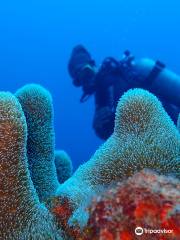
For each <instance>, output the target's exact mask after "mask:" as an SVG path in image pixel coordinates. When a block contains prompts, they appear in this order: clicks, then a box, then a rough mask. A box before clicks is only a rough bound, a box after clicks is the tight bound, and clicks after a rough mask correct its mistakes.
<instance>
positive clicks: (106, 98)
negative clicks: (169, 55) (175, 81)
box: [93, 58, 180, 139]
mask: <svg viewBox="0 0 180 240" xmlns="http://www.w3.org/2000/svg"><path fill="white" fill-rule="evenodd" d="M112 60H113V61H115V60H114V59H112V58H107V59H105V60H104V62H103V64H102V66H101V68H100V69H99V71H98V73H97V74H96V79H95V83H96V91H95V104H96V109H95V115H94V120H93V128H94V129H95V131H96V134H97V135H98V136H99V137H100V138H102V139H107V138H108V137H109V136H110V135H111V134H112V133H113V129H114V119H115V110H116V107H117V103H118V100H119V98H120V97H121V96H122V95H123V94H124V93H125V92H126V91H128V90H129V89H131V88H143V89H146V90H149V91H150V92H152V93H154V94H155V95H156V96H157V97H158V98H159V100H160V101H161V102H162V105H163V107H164V108H165V110H166V112H167V113H168V114H169V116H170V117H171V119H172V120H173V121H174V123H175V124H176V123H177V119H178V114H179V112H180V107H177V106H176V105H174V104H171V103H169V102H168V101H167V100H166V99H165V98H163V97H162V96H160V95H157V94H156V93H155V92H154V91H153V89H151V87H150V86H149V85H148V82H147V81H145V80H146V79H142V76H141V75H139V74H138V73H136V72H134V71H133V67H132V68H131V67H129V68H128V72H123V68H119V67H118V65H117V67H116V66H113V67H112V68H111V67H110V64H109V61H110V62H111V61H112ZM113 65H114V64H113ZM124 70H125V71H127V68H126V67H125V68H124ZM103 115H104V116H103Z"/></svg>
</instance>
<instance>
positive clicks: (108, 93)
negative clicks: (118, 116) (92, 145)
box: [93, 83, 115, 139]
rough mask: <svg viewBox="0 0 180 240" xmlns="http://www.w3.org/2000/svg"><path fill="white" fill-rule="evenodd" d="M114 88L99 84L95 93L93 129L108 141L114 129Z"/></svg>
mask: <svg viewBox="0 0 180 240" xmlns="http://www.w3.org/2000/svg"><path fill="white" fill-rule="evenodd" d="M113 93H114V92H113V88H112V86H109V87H107V86H105V84H103V83H102V84H99V85H98V86H97V87H96V93H95V113H94V119H93V128H94V130H95V132H96V135H97V136H98V137H100V138H101V139H107V138H108V137H109V136H110V135H111V134H112V133H113V129H114V118H115V113H114V106H113V103H114V96H113Z"/></svg>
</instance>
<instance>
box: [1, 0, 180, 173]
mask: <svg viewBox="0 0 180 240" xmlns="http://www.w3.org/2000/svg"><path fill="white" fill-rule="evenodd" d="M179 9H180V2H179V0H171V1H170V0H166V1H163V0H158V1H157V0H156V1H155V0H151V1H144V0H111V1H107V0H104V1H103V0H91V1H83V0H76V1H72V0H71V1H70V0H66V1H61V0H59V1H58V0H51V1H47V0H44V1H42V0H31V1H18V0H17V1H8V0H7V1H3V2H2V1H1V3H0V35H1V37H0V90H1V91H4V90H5V91H12V92H15V91H16V90H17V89H18V88H20V87H21V86H23V85H24V84H26V83H39V84H41V85H42V86H44V87H46V88H47V89H48V90H49V91H50V92H51V94H52V96H53V101H54V110H55V116H54V118H55V132H56V148H57V149H64V150H66V151H67V152H68V154H69V155H70V156H71V158H72V160H73V165H74V169H76V168H77V167H78V166H79V164H80V163H82V162H84V161H87V160H88V159H89V158H90V156H91V155H92V154H93V153H94V151H95V150H96V149H97V147H98V146H99V145H100V144H101V143H102V141H101V140H100V139H98V138H97V137H96V135H95V133H94V131H93V129H92V119H93V113H94V99H93V97H92V98H91V99H90V100H89V101H88V102H86V103H84V104H80V102H79V99H80V97H81V94H82V91H81V89H77V88H75V87H74V86H73V85H72V80H71V78H70V76H69V74H68V71H67V63H68V60H69V56H70V53H71V50H72V48H73V47H74V46H75V45H76V44H79V43H82V44H84V46H86V48H87V49H88V50H89V51H90V53H91V54H92V56H93V58H94V59H95V60H96V62H97V64H100V63H101V62H102V60H103V59H104V58H105V57H106V56H113V57H116V58H119V59H120V58H121V56H122V54H123V52H124V50H126V49H129V50H130V51H131V52H132V53H133V54H134V55H135V56H136V57H137V58H141V57H150V58H153V59H155V60H156V59H159V60H161V61H162V62H164V63H165V64H166V65H167V67H168V68H169V69H171V70H173V71H175V72H176V73H178V74H179V73H180V69H179V67H180V60H179V59H180V45H179V44H180V31H179V25H180V14H179V11H180V10H179Z"/></svg>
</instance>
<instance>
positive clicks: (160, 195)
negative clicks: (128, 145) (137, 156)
mask: <svg viewBox="0 0 180 240" xmlns="http://www.w3.org/2000/svg"><path fill="white" fill-rule="evenodd" d="M179 204H180V184H179V182H178V181H177V180H175V179H172V178H168V177H163V176H159V175H157V174H155V173H153V172H150V171H141V172H139V173H137V174H135V175H134V176H133V177H131V178H129V179H128V180H127V181H125V182H123V183H118V184H117V186H116V187H113V188H112V189H111V190H109V191H107V192H106V193H104V194H103V196H101V197H98V198H97V199H96V200H94V202H93V203H92V206H91V207H90V209H89V212H90V218H89V222H88V224H87V227H86V229H84V234H85V235H86V237H82V238H77V239H83V240H136V239H139V237H138V236H137V235H136V234H135V228H136V227H137V226H141V227H142V228H143V229H144V234H143V235H141V239H142V240H147V239H148V240H149V239H153V240H168V239H172V240H176V239H177V240H178V239H180V212H179V209H178V205H179ZM147 229H148V230H149V229H151V230H173V232H172V233H151V234H150V233H146V232H145V231H146V230H147Z"/></svg>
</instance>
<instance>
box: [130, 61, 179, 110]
mask: <svg viewBox="0 0 180 240" xmlns="http://www.w3.org/2000/svg"><path fill="white" fill-rule="evenodd" d="M132 70H133V71H134V72H136V74H137V76H140V77H141V80H140V84H141V87H143V86H145V88H146V89H147V90H149V91H150V92H152V93H154V94H155V95H157V96H160V97H162V98H163V99H164V100H165V101H167V102H169V103H171V104H173V105H176V106H177V107H178V108H180V76H179V75H177V74H175V73H174V72H172V71H170V70H169V69H167V68H166V67H165V65H164V64H163V63H161V62H160V61H156V62H155V61H153V60H151V59H148V58H143V59H140V60H139V61H136V62H133V63H132Z"/></svg>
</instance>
